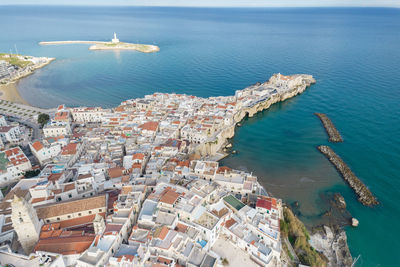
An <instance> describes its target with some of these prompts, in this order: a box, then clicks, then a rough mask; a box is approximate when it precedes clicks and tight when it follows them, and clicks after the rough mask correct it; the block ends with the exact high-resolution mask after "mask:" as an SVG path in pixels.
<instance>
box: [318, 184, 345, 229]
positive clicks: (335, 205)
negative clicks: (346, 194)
mask: <svg viewBox="0 0 400 267" xmlns="http://www.w3.org/2000/svg"><path fill="white" fill-rule="evenodd" d="M320 198H321V201H322V203H321V204H322V205H323V208H324V209H325V211H324V212H323V213H322V216H321V217H320V219H319V222H318V224H320V225H327V226H329V227H331V226H333V225H338V226H341V227H344V226H348V225H351V218H352V217H353V216H351V214H350V212H349V211H348V210H347V209H346V201H345V200H344V198H343V196H342V195H341V194H340V193H334V192H323V193H321V194H320Z"/></svg>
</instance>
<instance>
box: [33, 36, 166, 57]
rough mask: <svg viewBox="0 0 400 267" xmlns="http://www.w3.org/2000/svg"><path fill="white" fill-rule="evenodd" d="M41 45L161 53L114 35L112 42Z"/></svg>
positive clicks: (152, 46)
mask: <svg viewBox="0 0 400 267" xmlns="http://www.w3.org/2000/svg"><path fill="white" fill-rule="evenodd" d="M39 44H40V45H63V44H91V46H90V47H89V50H136V51H139V52H142V53H154V52H158V51H160V48H159V47H158V46H156V45H147V44H132V43H125V42H120V41H119V39H118V38H117V35H116V33H114V38H113V39H112V40H111V42H103V41H49V42H40V43H39Z"/></svg>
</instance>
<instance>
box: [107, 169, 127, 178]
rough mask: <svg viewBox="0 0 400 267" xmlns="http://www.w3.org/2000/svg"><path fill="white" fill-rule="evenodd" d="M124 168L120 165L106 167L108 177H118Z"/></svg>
mask: <svg viewBox="0 0 400 267" xmlns="http://www.w3.org/2000/svg"><path fill="white" fill-rule="evenodd" d="M123 171H124V168H121V167H115V168H110V169H108V176H110V178H118V177H121V176H122V175H123Z"/></svg>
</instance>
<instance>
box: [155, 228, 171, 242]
mask: <svg viewBox="0 0 400 267" xmlns="http://www.w3.org/2000/svg"><path fill="white" fill-rule="evenodd" d="M168 232H169V229H168V227H166V226H163V227H161V228H158V229H156V231H155V232H154V235H153V236H154V238H159V239H161V240H164V238H165V237H166V236H167V234H168Z"/></svg>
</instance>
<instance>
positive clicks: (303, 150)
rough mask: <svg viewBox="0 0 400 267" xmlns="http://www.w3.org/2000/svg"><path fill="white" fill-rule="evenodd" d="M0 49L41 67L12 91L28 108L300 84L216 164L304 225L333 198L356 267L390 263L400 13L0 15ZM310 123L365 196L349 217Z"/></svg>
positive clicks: (398, 142) (399, 163)
mask: <svg viewBox="0 0 400 267" xmlns="http://www.w3.org/2000/svg"><path fill="white" fill-rule="evenodd" d="M0 18H1V24H0V50H1V51H3V52H10V50H11V51H13V52H14V51H15V48H16V49H17V50H18V52H19V53H20V54H26V55H35V56H49V57H55V58H57V59H56V61H55V62H53V63H52V64H50V65H49V66H46V67H45V68H43V69H41V70H38V71H37V72H36V73H35V74H34V75H31V76H29V77H27V78H25V79H23V80H22V81H20V83H19V85H18V86H19V90H20V93H21V94H22V95H23V96H24V97H25V98H26V99H27V101H28V102H29V103H31V104H33V105H37V106H41V107H54V106H56V105H57V104H60V103H65V104H67V105H71V106H72V105H73V106H76V105H90V106H93V105H101V106H105V107H106V106H107V107H108V106H114V105H117V104H119V103H120V102H121V101H122V100H124V99H127V98H135V97H142V96H143V95H145V94H150V93H153V92H154V91H161V92H179V93H187V94H193V95H197V96H203V97H208V96H217V95H230V94H233V93H234V91H235V90H236V89H241V88H244V87H246V86H248V85H250V84H253V83H255V82H257V81H264V80H266V79H268V78H269V77H270V76H271V75H272V74H273V73H277V72H280V73H283V74H293V73H308V74H312V75H314V77H315V78H316V79H317V83H316V84H315V85H313V86H312V87H311V88H310V89H308V90H307V91H306V92H305V93H304V94H302V95H300V96H297V97H295V98H293V99H291V100H288V101H286V102H284V103H281V104H277V105H274V106H273V107H271V108H270V109H269V110H268V111H264V112H262V113H260V114H258V115H257V116H255V117H254V118H250V119H247V120H246V121H244V123H243V126H242V127H240V128H238V130H237V133H236V136H235V137H234V139H233V144H234V149H235V150H237V151H238V152H239V153H238V154H237V155H234V156H231V157H228V158H226V159H225V160H224V161H223V163H224V164H228V165H230V166H232V167H235V168H247V170H250V171H254V173H255V174H257V175H258V176H259V177H260V180H261V181H262V183H263V185H265V187H266V189H267V190H268V191H270V192H272V193H273V194H274V195H275V196H277V197H281V198H283V199H284V200H285V201H287V202H288V203H290V202H292V201H299V203H300V210H301V213H302V219H303V220H304V221H305V222H306V223H307V224H308V225H311V224H312V223H313V222H314V221H315V218H317V217H318V215H320V214H321V213H322V212H323V211H324V210H323V205H322V204H321V199H320V194H321V193H325V192H340V193H342V194H343V195H344V197H345V200H346V201H347V204H348V209H349V210H350V212H351V214H352V215H353V216H354V217H356V218H357V219H359V221H360V225H359V227H358V228H348V229H346V230H347V234H348V241H349V246H350V250H351V252H352V255H353V257H357V256H358V255H361V256H360V259H359V260H358V262H357V266H399V265H400V260H399V256H398V255H397V253H398V249H399V248H400V245H399V240H400V234H399V229H398V228H399V220H400V193H399V190H400V10H399V9H383V8H382V9H379V8H302V9H291V8H287V9H277V8H276V9H207V8H201V9H195V8H133V7H115V8H114V7H104V8H97V7H96V8H93V7H44V6H43V7H32V6H22V7H13V6H8V7H4V6H0ZM114 32H116V33H117V34H118V37H119V39H120V40H121V41H125V42H139V43H148V44H157V45H158V46H160V48H161V51H160V52H159V53H154V54H143V53H139V52H134V51H120V52H114V51H89V50H88V45H63V46H39V45H38V42H40V41H52V40H109V39H111V38H112V34H113V33H114ZM314 112H324V113H327V114H328V116H329V117H330V118H331V119H332V121H333V122H334V123H335V125H336V127H337V128H338V130H339V131H340V132H341V134H342V136H343V137H344V140H345V141H344V143H340V144H331V146H332V147H333V149H334V150H335V151H336V152H337V153H338V154H339V155H340V156H341V157H342V158H343V159H344V160H345V161H346V162H347V163H348V165H349V166H350V167H351V168H352V170H353V171H354V172H355V173H356V175H358V177H359V178H360V179H361V180H363V181H364V183H365V184H366V185H367V186H368V187H369V188H370V189H371V191H372V192H373V193H374V194H375V195H376V196H377V198H378V199H379V201H380V202H381V204H380V205H379V206H378V207H376V208H367V207H363V206H362V205H361V204H360V203H358V202H357V199H356V196H355V194H354V193H353V192H352V191H351V190H350V189H349V188H348V186H347V185H346V184H345V183H344V182H343V180H342V178H341V177H340V176H339V175H338V174H337V172H336V170H335V169H334V168H333V166H332V165H331V164H330V163H329V162H328V161H327V160H326V159H325V158H324V157H323V156H322V155H321V154H320V153H319V152H318V151H317V150H316V148H315V147H316V146H317V145H320V144H327V143H328V142H327V139H328V138H327V135H326V133H325V131H324V129H323V127H322V126H321V123H320V122H319V120H318V118H317V117H315V116H314V115H313V113H314Z"/></svg>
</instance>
